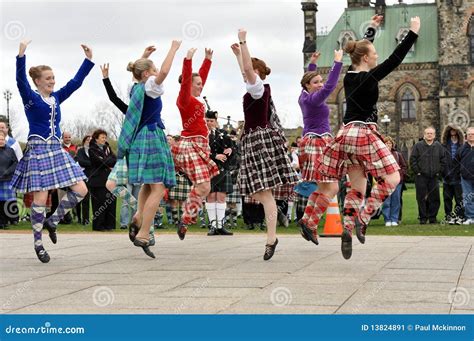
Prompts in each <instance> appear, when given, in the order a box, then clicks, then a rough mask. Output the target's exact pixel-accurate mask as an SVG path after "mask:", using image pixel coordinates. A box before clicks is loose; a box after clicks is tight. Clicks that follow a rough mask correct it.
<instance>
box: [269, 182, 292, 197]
mask: <svg viewBox="0 0 474 341" xmlns="http://www.w3.org/2000/svg"><path fill="white" fill-rule="evenodd" d="M294 187H295V185H293V184H285V185H282V186H277V187H275V188H274V189H273V197H274V198H275V200H286V201H293V200H294V198H295V191H294Z"/></svg>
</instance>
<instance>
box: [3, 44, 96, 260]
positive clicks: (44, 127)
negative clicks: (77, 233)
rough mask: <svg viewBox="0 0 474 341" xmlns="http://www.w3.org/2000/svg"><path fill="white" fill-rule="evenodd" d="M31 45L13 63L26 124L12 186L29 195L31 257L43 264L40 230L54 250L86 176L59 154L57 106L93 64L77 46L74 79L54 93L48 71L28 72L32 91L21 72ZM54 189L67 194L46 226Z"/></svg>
mask: <svg viewBox="0 0 474 341" xmlns="http://www.w3.org/2000/svg"><path fill="white" fill-rule="evenodd" d="M30 42H31V40H30V41H23V42H21V43H20V50H19V53H18V56H17V58H16V82H17V86H18V90H19V91H20V96H21V99H22V101H23V104H24V108H25V113H26V118H27V119H28V125H29V133H28V143H27V145H26V151H25V155H24V156H23V158H22V159H21V160H20V162H19V163H18V166H17V168H16V170H15V174H14V175H13V179H12V181H11V186H12V188H13V189H14V190H16V191H18V192H21V193H27V192H33V197H34V199H33V204H32V205H31V225H32V227H33V236H34V247H35V252H36V256H37V257H38V259H39V260H40V261H41V262H43V263H48V262H49V260H50V257H49V255H48V253H47V252H46V250H45V249H44V246H43V241H42V230H43V227H44V228H46V229H47V230H48V232H49V237H50V239H51V241H52V242H53V244H56V242H57V236H56V227H57V225H58V223H59V221H60V220H61V219H62V218H63V217H64V215H65V214H66V213H67V212H69V211H70V210H71V209H72V208H74V207H75V206H76V205H77V203H79V202H80V201H81V200H82V199H83V198H84V196H85V195H86V194H87V186H86V184H85V182H84V180H85V179H86V176H85V175H84V173H83V172H82V169H81V167H80V166H79V165H78V164H77V163H76V161H74V160H73V159H72V157H71V156H70V155H69V153H67V152H65V151H64V150H63V149H62V148H61V142H60V139H61V130H60V128H59V124H60V122H61V108H60V104H61V103H62V102H64V101H65V100H66V99H67V98H68V97H69V96H71V95H72V93H73V92H74V91H76V90H77V89H79V88H80V87H81V85H82V82H83V81H84V79H85V78H86V76H87V75H88V74H89V72H90V70H91V69H92V67H93V66H94V63H93V62H92V61H91V59H92V50H91V49H90V48H89V47H87V46H86V45H81V46H82V49H83V50H84V53H85V55H86V58H85V59H84V61H83V62H82V65H81V67H80V68H79V71H78V72H77V74H76V75H75V76H74V78H73V79H71V80H70V81H69V82H68V83H67V84H66V85H65V86H64V87H62V88H61V89H59V90H58V91H54V85H55V80H54V73H53V70H52V69H51V67H49V66H46V65H39V66H35V67H31V68H30V70H29V74H30V77H31V78H32V80H33V82H34V84H35V86H36V88H37V91H33V90H32V89H31V87H30V84H29V83H28V80H27V78H26V70H25V67H26V66H25V64H26V57H25V51H26V48H27V47H28V45H29V44H30ZM58 188H69V189H68V191H67V192H66V194H65V195H64V196H63V197H62V199H61V201H60V202H59V205H58V207H57V209H56V211H55V212H54V213H53V214H52V215H51V216H50V217H49V218H48V219H47V220H46V201H47V198H48V190H50V189H58Z"/></svg>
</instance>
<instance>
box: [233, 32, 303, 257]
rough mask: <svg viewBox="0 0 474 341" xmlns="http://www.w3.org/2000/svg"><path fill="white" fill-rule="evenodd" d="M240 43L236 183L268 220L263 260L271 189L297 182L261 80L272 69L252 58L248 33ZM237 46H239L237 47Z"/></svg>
mask: <svg viewBox="0 0 474 341" xmlns="http://www.w3.org/2000/svg"><path fill="white" fill-rule="evenodd" d="M238 38H239V44H232V46H231V48H232V51H233V52H234V54H235V56H236V57H237V62H238V63H239V67H240V70H241V72H242V75H243V76H244V81H245V83H246V89H247V93H246V94H245V95H244V98H243V107H244V108H243V109H244V118H245V125H244V133H243V135H242V138H241V141H242V145H241V146H242V162H241V165H240V170H239V171H240V173H239V184H240V191H241V193H242V195H251V196H252V198H253V199H255V200H257V201H259V202H260V203H262V204H263V207H264V210H265V218H266V221H267V243H266V246H265V253H264V255H263V259H264V260H269V259H270V258H272V256H273V254H274V252H275V249H276V246H277V244H278V238H277V237H276V219H277V206H276V203H275V199H274V197H273V194H272V189H274V188H276V187H277V186H281V185H284V184H292V183H296V182H297V181H298V176H297V175H296V173H295V172H294V170H293V168H292V166H291V162H290V159H289V157H288V154H287V150H286V147H285V143H286V138H285V136H284V134H283V131H282V129H281V126H280V122H279V120H278V116H277V115H276V112H275V107H274V105H273V101H272V97H271V89H270V85H268V84H263V80H265V78H266V77H267V76H268V75H269V74H270V72H271V70H270V68H268V67H267V65H266V64H265V62H264V61H263V60H260V59H257V58H251V55H250V52H249V48H248V46H247V40H246V39H247V31H245V30H243V29H240V30H239V33H238ZM239 45H240V46H239Z"/></svg>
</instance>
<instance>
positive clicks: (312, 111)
mask: <svg viewBox="0 0 474 341" xmlns="http://www.w3.org/2000/svg"><path fill="white" fill-rule="evenodd" d="M318 57H319V53H313V55H312V56H311V60H310V64H309V65H308V72H306V73H305V74H304V75H303V78H302V79H301V86H302V87H303V90H302V91H301V95H300V98H299V100H298V103H299V105H300V108H301V111H302V113H303V122H304V129H303V140H302V141H301V143H300V146H299V148H300V155H299V159H300V165H301V176H302V178H303V181H307V182H316V183H317V184H318V189H317V190H316V191H314V192H313V193H312V194H311V195H310V196H309V198H308V203H307V205H306V208H305V210H304V214H303V217H302V218H301V219H300V221H299V225H300V226H301V235H302V236H303V238H304V239H306V240H308V241H312V242H313V243H314V244H316V245H318V244H319V242H318V223H319V220H320V219H321V216H322V215H323V213H324V212H325V211H326V210H327V208H328V206H329V202H330V201H331V199H332V198H333V197H334V196H335V195H336V194H337V191H338V188H339V186H338V182H337V180H335V179H331V178H329V177H325V176H321V174H320V173H319V172H318V168H317V167H316V164H317V160H318V158H319V157H320V156H321V155H322V153H323V151H324V149H325V148H326V146H327V145H328V143H329V142H331V141H332V139H333V137H332V135H331V127H330V125H329V107H328V105H327V104H326V100H327V98H328V97H329V95H331V93H332V92H333V91H334V89H335V88H336V86H337V82H338V80H339V75H340V73H341V69H342V50H338V51H334V64H333V66H332V68H331V71H330V72H329V76H328V79H327V82H326V83H323V79H322V77H321V75H320V74H319V73H318V72H317V71H316V61H317V59H318ZM325 193H326V194H325Z"/></svg>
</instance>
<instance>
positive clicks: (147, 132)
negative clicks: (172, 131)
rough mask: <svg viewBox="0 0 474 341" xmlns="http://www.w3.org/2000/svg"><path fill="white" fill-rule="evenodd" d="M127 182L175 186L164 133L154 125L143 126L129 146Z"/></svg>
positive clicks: (173, 171) (172, 165)
mask: <svg viewBox="0 0 474 341" xmlns="http://www.w3.org/2000/svg"><path fill="white" fill-rule="evenodd" d="M128 182H129V183H131V184H157V183H160V182H161V183H163V184H164V185H165V187H167V188H170V187H173V186H175V185H176V176H175V170H174V162H173V158H172V156H171V152H170V147H169V145H168V141H167V140H166V136H165V133H164V132H163V130H162V129H160V128H159V127H157V125H156V123H153V124H148V125H146V126H144V127H143V128H142V129H140V131H139V132H138V134H137V136H136V137H135V139H134V140H133V142H132V145H131V146H130V154H129V157H128Z"/></svg>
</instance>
